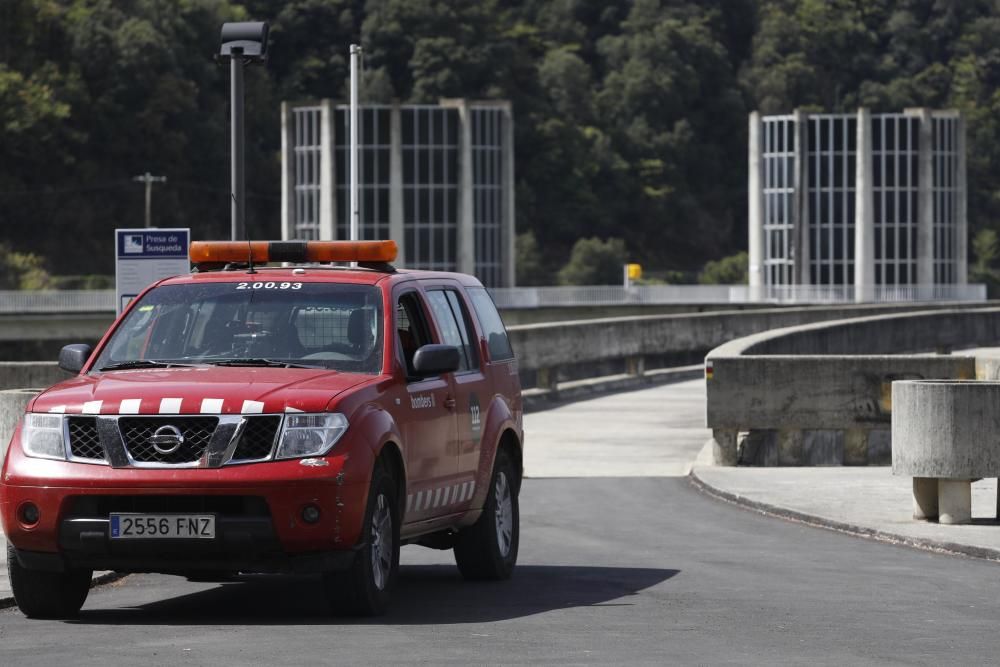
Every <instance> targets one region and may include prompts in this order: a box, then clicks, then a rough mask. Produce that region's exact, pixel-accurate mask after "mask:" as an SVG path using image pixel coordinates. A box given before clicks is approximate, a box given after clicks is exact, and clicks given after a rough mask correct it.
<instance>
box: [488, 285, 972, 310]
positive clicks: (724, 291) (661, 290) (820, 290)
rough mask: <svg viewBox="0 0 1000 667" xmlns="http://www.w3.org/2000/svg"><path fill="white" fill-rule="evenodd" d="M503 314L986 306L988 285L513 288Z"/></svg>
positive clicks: (500, 295) (498, 293) (499, 295)
mask: <svg viewBox="0 0 1000 667" xmlns="http://www.w3.org/2000/svg"><path fill="white" fill-rule="evenodd" d="M490 292H491V293H492V294H493V299H494V300H495V301H496V304H497V307H499V308H544V307H556V306H611V305H619V304H651V305H668V304H678V303H699V304H701V303H705V304H707V303H774V304H827V303H835V304H839V303H906V302H914V301H985V300H986V285H981V284H975V285H907V286H901V287H872V288H870V289H868V290H865V293H864V294H863V295H862V296H863V297H864V298H862V299H860V300H859V299H856V296H857V293H856V291H855V288H854V287H853V286H836V285H788V286H774V287H750V286H748V285H636V286H633V287H624V286H621V285H595V286H588V287H511V288H497V289H492V290H490Z"/></svg>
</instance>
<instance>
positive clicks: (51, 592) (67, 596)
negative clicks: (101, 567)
mask: <svg viewBox="0 0 1000 667" xmlns="http://www.w3.org/2000/svg"><path fill="white" fill-rule="evenodd" d="M7 574H8V576H9V577H10V588H11V591H12V592H13V593H14V601H15V602H17V606H18V608H20V610H21V613H23V614H24V615H25V616H27V617H28V618H73V617H74V616H76V615H77V614H79V613H80V608H81V607H83V603H84V602H86V601H87V595H88V594H89V593H90V582H91V579H93V577H94V573H93V572H91V571H90V570H72V571H70V572H43V571H39V570H29V569H26V568H24V567H23V566H22V565H21V563H20V562H18V560H17V551H16V550H15V549H14V547H13V546H12V545H10V544H8V545H7Z"/></svg>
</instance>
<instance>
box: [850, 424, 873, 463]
mask: <svg viewBox="0 0 1000 667" xmlns="http://www.w3.org/2000/svg"><path fill="white" fill-rule="evenodd" d="M844 465H845V466H865V465H868V430H867V429H863V428H849V429H846V430H845V431H844Z"/></svg>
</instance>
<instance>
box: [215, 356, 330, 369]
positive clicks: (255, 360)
mask: <svg viewBox="0 0 1000 667" xmlns="http://www.w3.org/2000/svg"><path fill="white" fill-rule="evenodd" d="M204 361H205V363H206V364H212V365H213V366H261V367H265V368H325V367H324V366H316V365H314V364H300V363H296V362H294V361H282V360H280V359H264V358H263V357H247V358H245V359H218V360H212V359H205V360H204Z"/></svg>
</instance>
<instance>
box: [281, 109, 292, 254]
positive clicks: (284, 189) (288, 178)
mask: <svg viewBox="0 0 1000 667" xmlns="http://www.w3.org/2000/svg"><path fill="white" fill-rule="evenodd" d="M294 147H295V141H294V138H293V136H292V107H291V105H290V104H288V102H282V103H281V238H282V240H284V241H288V240H290V239H293V238H295V235H294V233H293V232H294V230H293V229H292V225H293V224H295V223H294V222H293V221H294V220H295V180H294V179H295V155H294V154H293V152H292V151H293V150H294Z"/></svg>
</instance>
